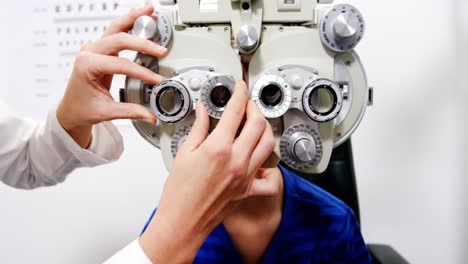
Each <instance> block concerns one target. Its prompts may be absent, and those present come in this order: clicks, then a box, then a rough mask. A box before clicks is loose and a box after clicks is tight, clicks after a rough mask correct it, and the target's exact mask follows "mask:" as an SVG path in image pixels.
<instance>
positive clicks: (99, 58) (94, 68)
mask: <svg viewBox="0 0 468 264" xmlns="http://www.w3.org/2000/svg"><path fill="white" fill-rule="evenodd" d="M75 69H77V70H78V71H81V72H83V71H85V73H86V74H91V75H93V76H94V77H97V78H99V77H102V76H105V75H114V74H123V75H127V76H129V77H132V78H136V79H140V80H143V81H145V82H148V83H154V84H157V83H160V82H161V81H162V80H163V77H162V76H160V75H158V74H156V73H154V72H152V71H151V70H149V69H147V68H145V67H142V66H140V65H137V64H135V63H133V62H132V61H130V60H128V59H124V58H118V57H113V56H105V55H99V54H92V53H88V52H81V53H80V55H79V56H78V57H77V59H76V62H75Z"/></svg>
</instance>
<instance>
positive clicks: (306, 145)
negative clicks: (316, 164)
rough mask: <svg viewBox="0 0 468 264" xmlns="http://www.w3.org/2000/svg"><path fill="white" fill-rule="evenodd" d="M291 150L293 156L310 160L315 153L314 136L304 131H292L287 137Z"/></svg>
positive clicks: (302, 159) (301, 159) (306, 160)
mask: <svg viewBox="0 0 468 264" xmlns="http://www.w3.org/2000/svg"><path fill="white" fill-rule="evenodd" d="M289 141H290V146H291V148H292V149H291V152H292V153H293V154H294V157H295V158H296V159H298V160H300V161H302V162H310V161H312V160H313V159H314V156H315V154H316V153H317V148H316V146H315V140H314V138H313V137H312V136H311V135H310V134H308V133H304V132H297V133H294V134H293V135H292V136H291V138H290V139H289Z"/></svg>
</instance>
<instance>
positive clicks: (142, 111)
mask: <svg viewBox="0 0 468 264" xmlns="http://www.w3.org/2000/svg"><path fill="white" fill-rule="evenodd" d="M108 110H109V112H108V113H109V115H110V116H109V118H110V119H111V120H116V119H130V120H144V121H146V122H148V123H150V124H156V120H157V119H156V116H155V115H154V114H153V113H152V112H151V111H150V110H149V109H148V108H146V107H144V106H142V105H139V104H132V103H113V104H112V107H111V109H108Z"/></svg>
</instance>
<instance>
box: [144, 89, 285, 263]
mask: <svg viewBox="0 0 468 264" xmlns="http://www.w3.org/2000/svg"><path fill="white" fill-rule="evenodd" d="M245 117H246V121H245V124H244V126H243V128H242V130H241V132H240V134H239V133H238V130H239V128H240V127H241V126H242V123H243V120H244V118H245ZM209 123H210V122H209V117H208V113H207V111H206V109H205V108H204V106H203V105H202V104H200V103H199V104H198V105H197V108H196V121H195V124H194V126H193V128H192V131H191V132H190V135H189V136H188V138H187V140H186V141H185V143H184V144H183V145H182V146H181V149H180V150H179V152H178V154H177V157H176V159H175V161H174V165H173V167H172V170H171V172H170V175H169V177H168V179H167V182H166V184H165V187H164V190H163V193H162V196H161V200H160V205H159V208H158V210H157V212H156V215H155V217H154V218H153V220H152V222H151V223H150V225H149V227H148V229H147V230H146V232H145V233H144V234H143V236H142V237H141V238H140V245H141V246H142V248H143V250H144V251H145V253H146V254H147V255H148V257H149V258H150V259H151V260H152V261H153V262H154V263H191V262H192V261H193V258H194V257H195V254H196V252H197V251H198V249H199V248H200V247H201V245H202V243H203V242H204V240H205V239H206V238H207V237H208V235H209V234H210V233H211V232H212V230H213V229H214V228H215V227H216V226H217V225H218V224H220V223H221V222H222V221H223V220H224V217H225V215H226V213H227V212H228V210H229V209H230V208H231V209H232V205H233V204H235V202H236V201H239V200H241V199H244V198H247V197H250V196H259V195H261V196H270V195H276V194H277V193H278V192H279V187H278V186H279V184H278V182H279V181H280V178H279V177H278V175H273V174H271V175H267V177H265V178H259V176H258V175H257V172H258V171H259V169H260V167H261V166H262V164H263V163H264V162H265V161H266V160H267V159H268V158H269V157H270V155H271V153H272V152H273V148H274V146H275V141H274V137H273V132H272V130H271V127H270V125H269V124H268V122H267V121H266V120H265V118H264V117H263V115H262V113H261V112H260V110H259V109H258V107H257V106H256V104H255V103H254V102H252V101H249V99H248V92H247V87H246V85H245V83H244V82H241V83H238V84H237V88H236V89H235V92H234V94H233V96H232V98H231V99H230V101H229V103H228V105H227V106H226V111H225V112H224V114H223V116H222V119H221V120H220V122H219V124H218V125H217V127H216V128H215V129H214V130H213V131H212V133H211V134H209V135H208V130H209V126H210V124H209ZM161 241H164V243H161Z"/></svg>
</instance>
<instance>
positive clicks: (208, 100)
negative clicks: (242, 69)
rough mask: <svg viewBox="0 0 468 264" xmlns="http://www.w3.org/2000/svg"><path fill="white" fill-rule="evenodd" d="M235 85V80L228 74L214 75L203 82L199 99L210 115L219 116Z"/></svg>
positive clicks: (217, 117) (218, 117)
mask: <svg viewBox="0 0 468 264" xmlns="http://www.w3.org/2000/svg"><path fill="white" fill-rule="evenodd" d="M235 87H236V80H235V79H234V77H232V76H229V75H220V76H214V77H211V78H209V79H208V80H207V81H206V82H205V85H204V86H203V87H202V89H201V92H200V99H201V102H202V103H203V105H204V106H205V108H206V109H207V111H208V114H209V115H210V116H211V117H213V118H216V119H220V118H221V116H222V114H223V112H224V109H225V107H226V105H227V103H228V102H229V100H230V99H231V96H232V94H233V93H234V89H235Z"/></svg>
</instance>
